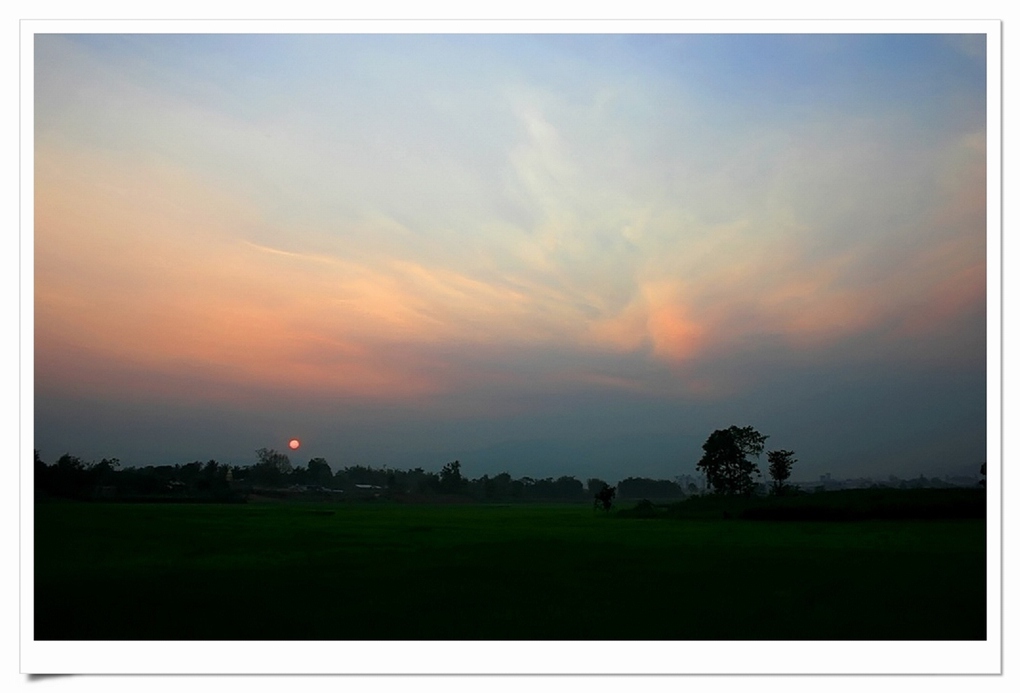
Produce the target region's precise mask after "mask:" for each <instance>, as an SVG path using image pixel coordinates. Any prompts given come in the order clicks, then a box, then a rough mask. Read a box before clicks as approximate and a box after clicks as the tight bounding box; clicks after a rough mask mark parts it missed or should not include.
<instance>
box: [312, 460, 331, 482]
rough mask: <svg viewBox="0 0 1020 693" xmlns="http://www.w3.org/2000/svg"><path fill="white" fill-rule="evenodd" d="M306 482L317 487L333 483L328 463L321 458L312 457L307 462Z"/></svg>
mask: <svg viewBox="0 0 1020 693" xmlns="http://www.w3.org/2000/svg"><path fill="white" fill-rule="evenodd" d="M308 480H309V481H310V482H311V483H313V484H318V485H319V486H329V485H330V483H332V481H333V470H332V469H330V466H329V462H327V461H326V460H324V459H323V458H321V457H313V458H312V459H310V460H308Z"/></svg>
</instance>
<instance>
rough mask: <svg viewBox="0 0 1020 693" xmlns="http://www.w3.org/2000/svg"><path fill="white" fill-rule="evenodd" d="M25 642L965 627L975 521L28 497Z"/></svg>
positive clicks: (972, 613)
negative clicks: (28, 621)
mask: <svg viewBox="0 0 1020 693" xmlns="http://www.w3.org/2000/svg"><path fill="white" fill-rule="evenodd" d="M35 518H36V532H35V552H36V554H35V555H36V560H35V590H36V591H35V629H36V630H35V637H36V638H37V639H71V640H73V639H99V640H102V639H111V640H133V639H160V640H162V639H167V640H173V639H196V640H217V639H226V640H245V639H266V640H289V639H301V640H305V639H308V640H316V639H329V640H345V639H351V640H376V639H380V640H404V639H484V640H507V639H570V640H584V639H599V640H616V639H621V640H634V639H638V640H646V639H692V640H716V639H741V640H743V639H750V640H755V639H794V640H808V639H826V640H839V639H863V640H886V639H891V640H895V639H910V640H914V639H917V640H929V639H951V640H957V639H959V640H963V639H983V638H984V637H985V590H986V588H985V524H984V521H983V520H967V519H963V520H932V521H867V522H762V521H758V522H751V521H741V520H732V521H725V520H716V519H689V520H623V519H619V518H616V517H614V516H612V515H610V516H606V515H604V514H602V513H599V514H595V513H593V511H592V509H591V507H590V506H587V505H562V506H539V505H515V506H496V505H445V506H436V505H398V504H388V503H379V504H373V503H363V504H359V503H334V504H314V503H275V504H273V503H266V504H252V503H249V504H242V505H200V504H173V505H164V504H114V503H74V502H45V503H39V504H37V506H36V510H35Z"/></svg>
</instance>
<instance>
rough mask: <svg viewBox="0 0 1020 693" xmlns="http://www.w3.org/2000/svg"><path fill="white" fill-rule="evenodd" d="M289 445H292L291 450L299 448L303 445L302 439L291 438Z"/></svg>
mask: <svg viewBox="0 0 1020 693" xmlns="http://www.w3.org/2000/svg"><path fill="white" fill-rule="evenodd" d="M287 445H289V446H290V449H291V450H297V449H298V448H299V447H301V441H300V440H298V439H297V438H291V440H290V442H289V443H287Z"/></svg>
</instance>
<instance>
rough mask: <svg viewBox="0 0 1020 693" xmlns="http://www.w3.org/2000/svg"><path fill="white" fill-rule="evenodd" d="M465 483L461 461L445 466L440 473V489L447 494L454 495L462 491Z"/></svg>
mask: <svg viewBox="0 0 1020 693" xmlns="http://www.w3.org/2000/svg"><path fill="white" fill-rule="evenodd" d="M463 481H464V478H463V477H462V476H461V475H460V461H459V460H454V461H453V462H451V463H450V464H446V465H443V468H442V469H441V470H440V471H439V487H440V488H441V489H442V490H443V491H444V492H446V493H454V492H456V491H458V490H460V487H461V484H462V482H463Z"/></svg>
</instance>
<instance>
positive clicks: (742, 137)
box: [34, 34, 987, 480]
mask: <svg viewBox="0 0 1020 693" xmlns="http://www.w3.org/2000/svg"><path fill="white" fill-rule="evenodd" d="M34 89H35V95H34V100H35V122H34V128H35V152H34V158H35V170H34V187H35V210H34V214H35V220H34V221H35V225H34V270H35V277H34V291H35V316H34V320H35V325H34V329H35V364H34V378H35V397H34V406H35V447H36V448H37V449H38V450H39V452H40V455H41V456H42V458H43V460H45V461H47V462H49V463H52V462H53V461H55V460H56V458H57V457H59V456H60V455H61V454H63V453H65V452H69V453H71V454H76V455H79V456H81V457H83V458H84V459H86V460H92V459H94V460H98V459H100V458H102V457H116V458H118V459H120V461H121V463H122V464H124V465H146V464H176V463H181V464H183V463H187V462H190V461H193V460H207V459H216V460H218V461H220V462H226V463H231V464H245V463H251V462H254V461H256V457H255V450H257V449H258V448H262V447H269V448H276V449H278V450H283V449H284V448H285V447H286V445H287V441H288V440H289V439H290V438H292V437H297V438H299V439H300V440H301V441H302V447H301V448H300V450H298V451H297V452H296V453H290V456H291V459H292V461H293V462H294V463H295V464H304V463H306V462H307V460H308V459H309V458H311V457H323V458H325V459H326V460H328V461H329V462H330V464H331V466H332V467H333V469H334V470H336V469H340V468H343V467H344V466H349V465H353V464H363V465H372V466H375V467H380V466H383V465H388V466H393V467H398V468H410V467H415V466H422V467H425V468H427V469H432V470H438V469H439V467H441V466H442V465H443V464H445V463H447V462H450V461H452V460H453V459H459V460H460V462H461V464H462V470H463V473H464V474H465V475H466V476H468V477H471V478H475V477H478V476H481V475H482V474H486V473H487V474H490V475H491V474H495V473H498V472H501V471H509V472H510V473H511V474H513V475H514V476H515V477H517V476H520V475H525V474H526V475H530V476H536V477H547V476H554V477H555V476H560V475H575V476H577V477H578V478H582V479H584V478H587V477H588V476H600V477H604V478H607V479H609V480H618V479H622V478H625V477H627V476H652V477H655V478H672V477H673V476H675V475H680V474H690V473H693V472H694V466H695V464H696V463H697V461H698V459H699V458H700V455H701V444H702V443H703V442H704V441H705V440H706V439H707V438H708V436H709V434H711V432H712V431H713V430H715V429H719V428H726V427H728V426H730V425H737V426H748V425H750V426H754V427H755V428H757V429H758V430H759V431H760V432H762V433H763V434H766V435H768V436H769V439H768V441H767V443H766V449H779V448H784V449H788V450H793V451H795V453H796V456H797V459H798V463H797V465H796V466H795V467H794V473H793V477H794V479H802V478H803V479H810V478H817V477H818V475H820V474H825V473H831V474H832V475H833V476H836V477H856V476H872V477H876V478H880V479H884V478H885V477H887V476H888V475H890V474H896V475H899V476H913V475H916V474H919V473H925V474H928V475H939V474H942V475H944V474H948V473H960V472H964V473H976V472H977V470H978V468H979V467H980V465H981V463H982V462H983V461H984V459H985V445H986V435H985V431H986V393H987V381H986V378H987V376H986V249H987V230H986V164H987V157H986V129H985V128H986V126H985V123H986V115H985V102H986V85H985V44H984V37H983V35H970V36H967V35H917V34H870V35H869V34H854V35H851V34H802V35H770V34H747V35H740V34H718V35H712V34H701V35H698V34H693V35H669V34H646V35H623V34H604V35H570V34H563V35H555V34H547V35H509V34H504V35H500V34H487V35H425V34H419V35H414V34H405V35H367V34H363V35H356V34H355V35H312V34H304V35H298V34H294V35H282V34H280V35H273V34H265V35H211V34H207V35H160V34H145V35H113V34H109V35H102V34H93V35H84V34H83V35H58V34H38V35H36V37H35V84H34ZM761 466H762V468H763V471H764V467H765V466H766V465H765V464H764V463H762V464H761Z"/></svg>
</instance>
